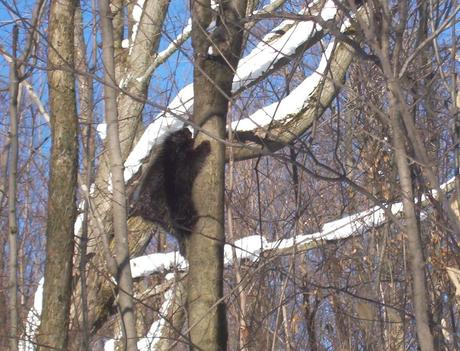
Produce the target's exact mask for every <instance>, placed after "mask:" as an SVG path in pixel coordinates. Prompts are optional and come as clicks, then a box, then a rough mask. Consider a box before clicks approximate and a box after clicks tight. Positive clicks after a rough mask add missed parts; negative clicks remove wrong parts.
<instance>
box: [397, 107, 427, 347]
mask: <svg viewBox="0 0 460 351" xmlns="http://www.w3.org/2000/svg"><path fill="white" fill-rule="evenodd" d="M391 125H392V129H393V144H394V148H395V160H396V165H397V167H398V174H399V181H400V183H401V191H402V202H403V208H404V218H405V221H406V226H405V228H406V235H407V246H408V250H407V253H408V259H409V269H410V272H411V276H412V299H413V303H414V314H415V323H416V331H417V339H418V343H419V346H420V349H421V350H422V351H433V350H434V343H433V334H432V332H431V329H430V317H429V310H428V309H429V306H430V304H429V301H428V297H427V286H426V282H425V261H424V258H423V247H422V242H421V239H420V233H419V229H418V224H417V217H416V213H415V204H414V194H413V191H412V178H411V174H410V169H409V164H408V162H407V156H406V148H405V145H404V144H405V143H404V133H403V129H402V126H401V121H400V118H399V114H398V113H397V112H396V113H394V114H393V116H392V121H391Z"/></svg>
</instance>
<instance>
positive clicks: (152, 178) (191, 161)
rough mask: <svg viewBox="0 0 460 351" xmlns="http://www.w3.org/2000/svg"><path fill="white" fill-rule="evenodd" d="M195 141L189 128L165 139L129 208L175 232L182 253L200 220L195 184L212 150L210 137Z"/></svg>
mask: <svg viewBox="0 0 460 351" xmlns="http://www.w3.org/2000/svg"><path fill="white" fill-rule="evenodd" d="M193 141H194V140H193V138H192V133H191V132H190V130H188V129H187V128H183V129H180V130H178V131H177V132H174V133H171V134H170V135H169V136H168V137H167V138H166V139H165V141H164V143H163V145H162V146H161V147H162V149H161V151H160V152H159V153H158V157H157V158H156V159H155V160H154V161H153V162H152V165H151V167H150V169H149V172H148V174H147V176H146V178H145V181H144V182H143V185H142V187H141V189H140V191H139V197H138V199H137V201H136V203H134V204H132V205H131V210H130V216H141V217H142V218H144V219H146V220H148V221H150V222H154V223H157V224H159V225H161V226H162V227H163V229H164V230H165V231H167V232H168V233H171V234H173V235H174V236H175V237H176V238H177V240H178V241H179V248H180V252H181V254H182V255H185V243H184V239H185V237H186V236H187V235H189V234H190V232H191V230H192V228H193V226H194V225H195V224H196V222H197V220H198V216H197V212H196V209H195V206H194V204H193V201H192V185H193V182H194V181H195V178H196V176H197V175H198V172H199V171H200V170H201V168H202V166H203V163H204V161H205V159H206V157H207V156H208V155H209V152H210V150H211V145H210V143H209V141H203V142H202V143H201V144H200V145H198V146H197V147H196V148H195V149H194V148H193Z"/></svg>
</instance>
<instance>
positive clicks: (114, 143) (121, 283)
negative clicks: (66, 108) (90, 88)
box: [99, 0, 137, 351]
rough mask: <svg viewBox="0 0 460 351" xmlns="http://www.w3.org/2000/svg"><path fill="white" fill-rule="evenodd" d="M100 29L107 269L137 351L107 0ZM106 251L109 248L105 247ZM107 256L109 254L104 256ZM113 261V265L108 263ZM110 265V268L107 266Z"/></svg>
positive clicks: (129, 343)
mask: <svg viewBox="0 0 460 351" xmlns="http://www.w3.org/2000/svg"><path fill="white" fill-rule="evenodd" d="M99 11H100V15H101V29H102V40H103V41H102V42H103V44H102V50H103V56H102V57H103V62H104V69H105V74H104V96H105V120H106V122H107V139H108V140H107V141H108V144H107V146H108V147H109V156H110V171H111V173H112V176H111V181H112V223H113V231H114V235H115V250H114V251H115V261H116V267H113V265H112V262H113V260H109V262H107V264H108V265H109V270H110V272H111V274H114V273H115V279H116V282H117V288H118V294H117V305H118V309H119V313H120V318H121V324H122V333H123V337H124V343H125V345H126V346H125V347H124V348H123V349H124V350H127V351H136V350H137V334H136V318H135V315H134V302H133V278H132V275H131V267H130V265H129V247H128V225H127V211H126V191H125V180H124V176H123V171H124V167H123V158H122V155H121V147H120V139H119V133H118V113H117V93H116V90H115V89H116V88H115V86H116V82H115V63H114V59H113V58H114V47H113V43H114V41H113V27H112V21H111V13H110V8H109V2H108V0H100V1H99ZM106 249H109V248H106ZM107 254H108V255H110V253H107ZM110 261H112V262H110ZM110 266H112V267H110Z"/></svg>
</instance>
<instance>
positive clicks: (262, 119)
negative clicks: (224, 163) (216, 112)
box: [232, 41, 335, 131]
mask: <svg viewBox="0 0 460 351" xmlns="http://www.w3.org/2000/svg"><path fill="white" fill-rule="evenodd" d="M334 46H335V42H334V41H332V42H331V43H329V46H328V47H327V49H326V51H325V52H324V54H323V56H322V58H321V61H320V63H319V66H318V69H317V70H316V71H315V72H313V73H312V74H311V75H310V76H309V77H307V78H306V79H305V80H304V81H303V82H302V83H300V84H299V85H298V86H297V87H296V88H295V89H294V90H292V92H291V93H290V94H289V95H288V96H286V97H285V98H283V99H282V100H281V101H277V102H274V103H272V104H270V105H268V106H265V107H263V108H261V109H259V110H257V111H256V112H254V113H253V114H252V115H251V116H249V117H247V118H243V119H241V120H239V121H234V122H233V123H232V128H233V129H234V130H238V131H248V130H252V129H255V128H258V127H263V126H267V125H269V124H270V123H272V122H273V121H274V120H275V121H276V120H278V121H279V120H286V121H288V120H289V119H290V116H293V115H295V114H297V113H299V112H300V111H301V110H302V109H303V108H304V107H305V105H306V103H307V102H308V101H309V97H310V95H311V94H312V93H313V91H314V90H315V89H316V87H317V85H318V83H319V82H320V80H321V78H322V77H323V75H324V74H325V72H326V68H327V63H328V60H329V57H330V55H331V53H332V50H333V48H334Z"/></svg>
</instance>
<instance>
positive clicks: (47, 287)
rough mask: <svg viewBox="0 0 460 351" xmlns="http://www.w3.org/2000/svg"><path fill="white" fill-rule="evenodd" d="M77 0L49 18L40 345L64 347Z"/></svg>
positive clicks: (54, 9) (68, 0) (55, 8)
mask: <svg viewBox="0 0 460 351" xmlns="http://www.w3.org/2000/svg"><path fill="white" fill-rule="evenodd" d="M74 11H75V3H74V1H72V0H62V1H53V2H52V4H51V12H50V18H49V51H48V69H49V71H48V80H49V95H50V108H51V132H52V150H51V170H50V172H51V177H50V182H49V185H48V186H49V188H48V189H49V195H48V220H47V230H46V234H47V242H46V258H47V259H46V268H45V284H44V293H43V313H42V322H41V326H40V332H39V335H38V342H39V344H40V346H39V350H56V349H58V350H65V349H66V347H67V330H68V325H69V309H70V297H71V278H72V255H73V246H74V245H73V243H74V241H73V239H74V229H73V228H74V223H75V216H76V210H77V208H76V202H75V200H76V199H75V192H76V186H77V160H78V159H77V157H78V143H77V128H78V124H77V122H78V119H77V111H76V99H75V86H74V84H75V79H74V75H73V73H72V69H73V61H74V56H73V53H74V51H73V50H74V47H73V43H74V40H73V38H74V36H73V32H74Z"/></svg>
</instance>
